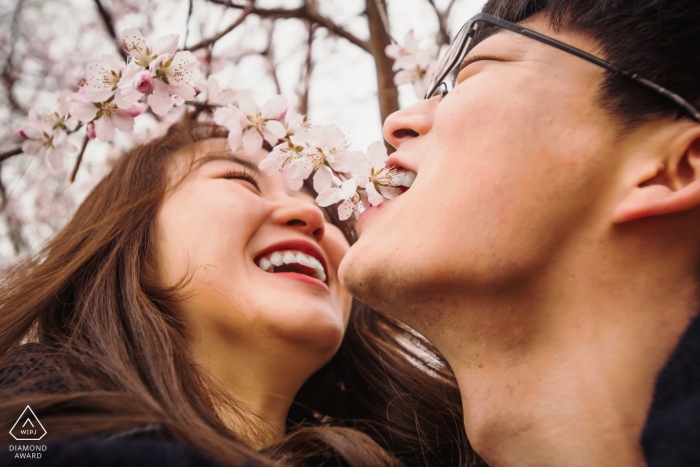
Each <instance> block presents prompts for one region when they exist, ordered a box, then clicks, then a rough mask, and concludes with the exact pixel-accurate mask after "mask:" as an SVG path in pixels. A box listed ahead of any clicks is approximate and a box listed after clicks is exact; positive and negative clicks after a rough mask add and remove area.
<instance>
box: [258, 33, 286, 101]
mask: <svg viewBox="0 0 700 467" xmlns="http://www.w3.org/2000/svg"><path fill="white" fill-rule="evenodd" d="M274 34H275V23H274V22H273V23H272V26H271V27H270V32H269V33H268V35H267V49H266V50H265V52H264V53H263V54H262V56H263V57H264V58H265V63H266V65H267V68H268V71H269V72H270V76H272V81H273V82H274V83H275V89H276V90H277V94H282V86H280V80H279V77H278V76H277V67H276V66H275V46H274V44H273V43H272V36H273V35H274Z"/></svg>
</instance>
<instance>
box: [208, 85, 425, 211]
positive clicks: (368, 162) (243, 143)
mask: <svg viewBox="0 0 700 467" xmlns="http://www.w3.org/2000/svg"><path fill="white" fill-rule="evenodd" d="M214 121H215V122H216V123H217V124H219V125H221V126H224V127H226V128H227V129H228V131H229V137H228V143H229V146H230V148H231V150H232V151H238V150H239V149H241V148H242V149H243V151H244V152H245V153H246V154H248V155H254V154H256V153H257V152H258V151H260V149H261V148H262V146H263V141H267V142H268V143H269V144H270V145H271V146H273V148H272V151H270V153H269V154H268V155H267V156H266V157H265V159H263V160H262V161H261V162H260V165H259V168H260V170H262V171H264V172H266V173H268V174H270V175H271V174H273V173H275V172H281V173H282V174H283V175H284V178H285V181H286V183H287V186H288V187H289V188H290V189H292V190H299V189H300V188H301V187H302V185H303V183H304V180H306V179H308V178H309V177H311V176H312V175H313V186H314V190H316V192H317V193H318V196H317V198H316V202H317V203H318V204H319V205H320V206H324V207H325V206H330V205H333V204H336V203H340V204H339V206H338V217H339V219H340V220H346V219H348V218H350V216H351V215H353V214H355V216H359V215H360V214H361V213H362V212H363V211H364V210H365V208H366V207H367V205H371V206H377V205H379V204H381V203H383V202H384V201H386V200H388V199H392V198H394V197H396V196H398V195H399V194H401V193H402V192H403V190H404V189H406V188H408V187H410V186H411V184H412V183H413V179H414V178H415V174H413V173H412V172H405V171H398V170H397V169H396V168H393V167H391V168H387V167H385V164H386V160H387V158H388V154H387V151H386V147H385V146H384V144H383V143H381V142H375V143H372V144H371V145H370V147H369V148H368V150H367V152H363V151H358V150H351V149H350V145H349V144H348V142H347V139H346V137H345V135H344V134H343V132H342V131H341V130H340V128H338V127H337V126H335V125H328V126H322V125H311V124H310V123H309V122H308V121H307V120H306V117H305V116H304V115H301V114H299V113H297V112H294V111H292V110H289V109H288V106H287V101H286V100H285V98H284V97H283V96H276V97H274V98H272V99H270V100H269V101H267V102H266V103H265V104H264V105H263V106H262V107H258V106H257V104H256V103H255V100H254V99H253V96H252V94H251V93H250V91H239V93H238V97H237V104H229V105H228V106H226V107H222V108H220V109H218V110H217V111H216V112H215V114H214Z"/></svg>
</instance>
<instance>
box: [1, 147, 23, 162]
mask: <svg viewBox="0 0 700 467" xmlns="http://www.w3.org/2000/svg"><path fill="white" fill-rule="evenodd" d="M18 154H22V146H20V147H18V148H13V149H10V150H8V151H5V152H0V162H2V161H4V160H5V159H9V158H10V157H12V156H16V155H18Z"/></svg>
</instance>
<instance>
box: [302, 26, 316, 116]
mask: <svg viewBox="0 0 700 467" xmlns="http://www.w3.org/2000/svg"><path fill="white" fill-rule="evenodd" d="M306 26H307V30H308V34H309V36H308V39H307V41H306V61H305V63H304V68H302V75H301V80H300V83H301V86H302V88H301V96H299V111H300V112H301V113H302V114H304V115H306V114H308V113H309V92H310V90H311V75H312V73H313V69H314V61H313V45H314V34H315V32H316V27H317V26H316V25H315V24H313V23H311V22H308V21H307V23H306Z"/></svg>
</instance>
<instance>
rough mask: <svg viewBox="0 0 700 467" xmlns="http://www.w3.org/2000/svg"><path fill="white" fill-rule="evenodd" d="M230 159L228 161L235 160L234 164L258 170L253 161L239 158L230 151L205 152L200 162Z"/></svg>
mask: <svg viewBox="0 0 700 467" xmlns="http://www.w3.org/2000/svg"><path fill="white" fill-rule="evenodd" d="M222 160H223V161H230V162H235V163H236V164H240V165H242V166H244V167H247V168H248V169H250V170H252V171H254V172H260V169H258V166H257V165H255V164H254V163H253V162H251V161H249V160H246V159H243V158H240V157H238V156H236V155H234V154H232V153H230V152H226V151H224V152H212V153H209V154H207V155H206V156H204V157H203V158H202V162H201V164H202V165H204V164H207V163H209V162H213V161H222Z"/></svg>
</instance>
